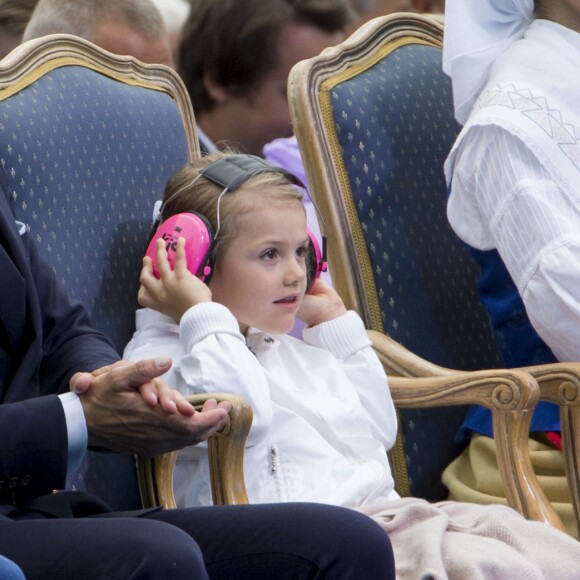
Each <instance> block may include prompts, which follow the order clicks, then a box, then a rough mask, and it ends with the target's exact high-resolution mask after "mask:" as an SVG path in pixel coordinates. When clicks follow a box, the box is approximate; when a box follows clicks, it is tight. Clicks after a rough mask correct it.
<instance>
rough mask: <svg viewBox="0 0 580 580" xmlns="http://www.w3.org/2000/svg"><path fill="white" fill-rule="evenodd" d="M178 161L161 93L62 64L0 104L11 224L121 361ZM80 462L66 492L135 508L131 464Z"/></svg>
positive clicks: (175, 121) (179, 125)
mask: <svg viewBox="0 0 580 580" xmlns="http://www.w3.org/2000/svg"><path fill="white" fill-rule="evenodd" d="M187 160H188V146H187V141H186V138H185V133H184V125H183V121H182V117H181V114H180V111H179V109H178V107H177V105H176V103H175V101H174V100H173V99H172V97H171V96H170V95H169V94H167V93H165V92H162V91H158V90H152V89H149V88H144V87H141V86H133V85H129V84H125V83H123V82H120V81H118V80H115V79H113V78H110V77H109V76H105V75H104V74H100V73H98V72H96V71H94V70H91V69H89V68H84V67H81V66H63V67H60V68H54V69H53V70H48V71H47V72H45V73H44V74H43V75H42V76H40V78H38V79H37V80H34V81H33V82H32V83H31V84H29V85H28V86H26V87H24V88H22V89H21V90H19V91H17V92H15V93H14V94H12V95H11V96H8V97H6V96H5V95H0V165H1V167H2V169H3V171H4V173H5V174H6V176H7V177H8V180H9V183H8V187H9V189H10V190H11V191H12V192H14V193H16V196H17V198H16V214H17V217H18V219H19V220H21V221H22V222H24V223H25V224H26V225H27V226H28V227H29V228H30V232H31V234H32V235H33V236H34V238H35V239H36V241H37V242H38V246H39V250H40V252H41V254H43V255H44V256H45V257H46V258H47V259H48V260H49V262H50V263H51V264H52V265H53V267H54V269H55V271H56V274H57V276H58V277H59V278H60V279H61V280H62V281H63V282H64V285H65V287H66V288H67V291H68V293H69V295H70V296H71V297H72V298H73V299H76V300H79V301H81V302H83V303H84V304H85V305H86V306H87V307H88V309H89V312H90V313H91V315H92V321H93V324H94V326H95V327H96V328H98V329H99V330H101V331H103V332H104V333H105V334H106V335H108V336H109V338H111V340H112V341H113V342H114V344H115V346H116V348H117V349H118V350H119V352H120V353H121V352H122V349H123V347H124V346H125V344H126V343H127V341H128V340H129V338H130V337H131V335H132V333H133V330H134V317H135V309H136V307H137V290H138V287H139V282H138V277H139V271H140V269H141V260H142V256H143V253H144V250H145V247H146V243H147V239H148V236H149V234H150V230H151V226H152V218H151V216H152V208H153V204H154V202H155V200H157V199H160V198H161V197H162V194H163V190H164V187H165V183H166V181H167V179H168V177H169V176H170V175H171V174H172V173H173V172H174V171H175V170H176V169H178V168H179V167H181V166H182V165H184V164H185V163H186V162H187ZM89 455H90V460H89V461H88V462H85V464H84V465H83V467H82V469H81V471H80V472H79V473H78V474H77V475H76V477H75V481H74V483H73V486H74V487H75V488H77V489H88V490H89V491H93V492H95V493H97V494H98V495H100V496H101V497H102V498H103V499H105V500H106V501H108V502H109V503H110V504H111V505H112V507H114V508H115V509H129V508H135V507H139V506H140V500H139V495H138V488H137V478H136V471H135V466H134V461H133V458H132V457H130V456H118V455H115V454H97V453H89Z"/></svg>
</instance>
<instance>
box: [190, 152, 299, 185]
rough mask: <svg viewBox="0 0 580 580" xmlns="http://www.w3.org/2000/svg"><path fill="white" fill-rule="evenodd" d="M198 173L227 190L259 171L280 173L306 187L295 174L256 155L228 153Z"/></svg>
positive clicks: (295, 183) (294, 182)
mask: <svg viewBox="0 0 580 580" xmlns="http://www.w3.org/2000/svg"><path fill="white" fill-rule="evenodd" d="M199 173H200V175H202V176H203V177H205V178H206V179H209V180H210V181H213V182H214V183H215V184H217V185H219V186H221V187H223V188H224V189H227V190H228V191H234V190H235V189H237V188H238V187H240V185H242V184H243V183H244V182H246V181H247V180H248V179H250V177H253V176H254V175H258V174H259V173H282V174H283V175H285V176H286V177H288V179H289V180H290V181H291V182H292V183H293V184H294V185H298V186H299V187H302V188H303V189H306V188H305V186H304V184H303V183H302V182H301V181H300V180H299V179H298V178H297V177H296V176H295V175H293V174H292V173H290V172H289V171H287V170H286V169H284V168H283V167H277V166H275V165H272V164H271V163H268V162H267V161H265V160H264V159H262V158H261V157H257V156H256V155H229V156H228V157H224V158H223V159H219V160H218V161H215V162H214V163H211V164H210V165H208V166H207V167H204V168H203V169H202V170H201V171H200V172H199Z"/></svg>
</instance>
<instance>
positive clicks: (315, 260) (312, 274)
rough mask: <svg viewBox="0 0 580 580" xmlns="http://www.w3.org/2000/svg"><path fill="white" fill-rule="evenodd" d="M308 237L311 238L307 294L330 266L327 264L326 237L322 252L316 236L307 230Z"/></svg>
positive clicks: (323, 240) (323, 241) (323, 237)
mask: <svg viewBox="0 0 580 580" xmlns="http://www.w3.org/2000/svg"><path fill="white" fill-rule="evenodd" d="M307 233H308V237H309V238H310V245H309V248H308V249H309V254H310V255H309V257H308V258H309V259H308V262H307V264H308V272H307V273H306V276H307V284H306V292H308V291H309V290H310V288H312V286H313V284H314V282H316V280H317V279H318V278H319V277H320V274H321V273H322V272H326V270H327V269H328V264H327V262H326V237H325V236H322V250H321V249H320V244H319V243H318V240H317V239H316V236H315V235H314V234H313V233H312V232H311V231H310V230H309V229H307Z"/></svg>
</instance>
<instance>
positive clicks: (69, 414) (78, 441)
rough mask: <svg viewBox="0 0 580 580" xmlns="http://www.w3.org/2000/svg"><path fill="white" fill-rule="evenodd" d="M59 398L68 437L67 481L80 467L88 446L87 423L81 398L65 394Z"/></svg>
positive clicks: (73, 394) (74, 394)
mask: <svg viewBox="0 0 580 580" xmlns="http://www.w3.org/2000/svg"><path fill="white" fill-rule="evenodd" d="M58 398H59V399H60V402H61V403H62V407H63V410H64V416H65V420H66V431H67V436H68V463H67V469H66V474H67V479H68V478H69V477H70V475H71V474H72V473H74V472H75V471H76V470H77V469H78V468H79V466H80V464H81V461H82V459H83V457H84V455H85V451H86V449H87V444H88V434H87V423H86V421H85V414H84V411H83V406H82V405H81V401H80V399H79V396H78V395H77V394H76V393H63V394H62V395H59V396H58Z"/></svg>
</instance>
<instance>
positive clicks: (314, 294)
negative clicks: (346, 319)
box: [297, 278, 346, 326]
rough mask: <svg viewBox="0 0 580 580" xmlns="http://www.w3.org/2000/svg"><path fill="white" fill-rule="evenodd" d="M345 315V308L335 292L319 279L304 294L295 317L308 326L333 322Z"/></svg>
mask: <svg viewBox="0 0 580 580" xmlns="http://www.w3.org/2000/svg"><path fill="white" fill-rule="evenodd" d="M343 314H346V307H345V305H344V302H343V301H342V298H341V297H340V296H339V295H338V293H337V292H336V290H335V289H334V288H333V287H332V286H330V284H327V283H326V282H325V281H324V280H322V279H321V278H318V280H316V282H315V283H314V285H313V286H312V288H311V289H310V290H309V291H308V293H307V294H305V296H304V298H303V300H302V303H301V304H300V308H299V309H298V313H297V316H298V318H300V320H303V321H304V322H306V324H308V326H316V325H317V324H321V323H322V322H327V321H328V320H333V319H335V318H338V317H339V316H342V315H343Z"/></svg>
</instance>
